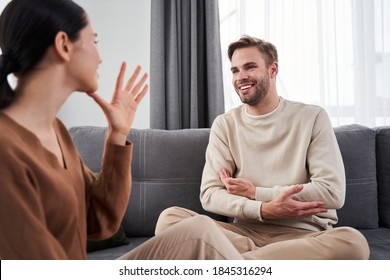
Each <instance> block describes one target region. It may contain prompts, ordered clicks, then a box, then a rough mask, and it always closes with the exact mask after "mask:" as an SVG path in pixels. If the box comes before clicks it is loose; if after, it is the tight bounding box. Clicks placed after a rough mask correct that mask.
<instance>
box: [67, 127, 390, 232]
mask: <svg viewBox="0 0 390 280" xmlns="http://www.w3.org/2000/svg"><path fill="white" fill-rule="evenodd" d="M69 131H70V133H71V135H72V137H73V139H74V142H75V144H76V146H77V147H78V150H79V152H80V155H81V157H82V158H83V160H84V162H85V164H86V165H87V166H88V167H89V168H90V169H91V170H92V171H93V172H99V171H100V164H101V157H102V150H103V144H104V138H105V133H106V128H103V127H73V128H70V129H69ZM209 132H210V130H209V129H184V130H157V129H132V131H131V132H130V134H129V137H128V139H129V140H130V141H131V142H133V143H134V148H133V160H132V167H131V168H132V175H133V188H132V193H131V198H130V203H129V206H128V208H127V211H126V214H125V218H124V220H123V224H122V225H123V227H124V229H125V231H126V234H127V235H129V236H152V235H153V234H154V225H155V223H156V221H157V219H158V216H159V214H160V213H161V211H163V210H164V209H166V208H168V207H170V206H182V207H186V208H189V209H192V210H194V211H197V212H199V213H203V214H207V215H209V216H211V217H213V218H215V219H218V220H223V221H225V220H227V218H226V217H223V216H220V215H216V214H211V213H208V212H206V211H205V210H203V208H202V206H201V204H200V201H199V187H200V180H201V175H202V171H203V165H204V162H205V151H206V147H207V143H208V138H209ZM335 134H336V138H337V141H338V143H339V146H340V150H341V154H342V157H343V161H344V166H345V172H346V184H347V190H346V199H345V204H344V206H343V207H342V208H341V209H339V210H338V211H337V213H338V216H339V223H338V225H337V226H343V225H348V226H352V227H355V228H360V229H364V228H376V227H378V225H381V226H386V227H390V127H381V128H376V129H371V128H367V127H364V126H360V125H356V124H354V125H346V126H340V127H336V128H335ZM378 202H379V205H378ZM378 209H379V212H378ZM378 213H379V214H378Z"/></svg>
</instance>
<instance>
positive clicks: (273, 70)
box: [270, 61, 279, 78]
mask: <svg viewBox="0 0 390 280" xmlns="http://www.w3.org/2000/svg"><path fill="white" fill-rule="evenodd" d="M278 71H279V65H278V63H277V62H276V61H274V62H273V63H272V64H271V66H270V76H271V78H275V77H276V75H277V74H278Z"/></svg>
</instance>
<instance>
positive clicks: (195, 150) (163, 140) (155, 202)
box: [69, 127, 227, 236]
mask: <svg viewBox="0 0 390 280" xmlns="http://www.w3.org/2000/svg"><path fill="white" fill-rule="evenodd" d="M69 131H70V133H71V135H72V137H73V139H74V142H75V144H76V146H77V148H78V150H79V152H80V155H81V157H82V158H83V160H84V163H85V164H86V165H87V166H88V167H89V168H90V169H91V170H92V171H93V172H99V171H100V163H101V158H102V150H103V144H104V137H105V133H106V129H105V128H100V127H73V128H70V129H69ZM208 138H209V129H184V130H169V131H168V130H158V129H132V130H131V132H130V134H129V136H128V139H129V140H130V141H131V142H132V143H133V144H134V147H133V159H132V166H131V170H132V182H133V184H132V191H131V196H130V202H129V206H128V208H127V210H126V214H125V217H124V219H123V222H122V226H123V227H124V230H125V232H126V234H127V235H128V236H153V235H154V229H155V224H156V222H157V219H158V216H159V215H160V213H161V212H162V211H163V210H164V209H166V208H168V207H170V206H181V207H185V208H188V209H192V210H194V211H196V212H198V213H202V214H207V215H209V216H211V217H213V218H214V219H217V220H222V221H227V218H226V217H223V216H221V215H217V214H212V213H209V212H206V211H205V210H204V209H203V208H202V206H201V203H200V199H199V188H200V181H201V177H202V172H203V166H204V163H205V151H206V147H207V143H208Z"/></svg>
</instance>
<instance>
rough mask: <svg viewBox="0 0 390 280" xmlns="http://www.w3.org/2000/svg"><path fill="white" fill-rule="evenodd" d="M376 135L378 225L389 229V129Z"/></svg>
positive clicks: (382, 130) (385, 128)
mask: <svg viewBox="0 0 390 280" xmlns="http://www.w3.org/2000/svg"><path fill="white" fill-rule="evenodd" d="M376 133H377V135H376V151H377V153H376V160H377V161H376V164H377V180H378V205H379V207H378V210H379V224H380V225H381V226H385V227H389V228H390V127H380V128H376Z"/></svg>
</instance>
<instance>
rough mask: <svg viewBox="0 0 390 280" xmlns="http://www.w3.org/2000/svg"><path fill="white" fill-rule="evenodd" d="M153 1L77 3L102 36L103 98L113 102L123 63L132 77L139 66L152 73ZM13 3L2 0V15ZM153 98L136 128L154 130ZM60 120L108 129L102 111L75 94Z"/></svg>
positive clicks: (144, 104) (142, 106)
mask: <svg viewBox="0 0 390 280" xmlns="http://www.w3.org/2000/svg"><path fill="white" fill-rule="evenodd" d="M150 1H151V0H142V1H139V0H113V1H107V0H94V1H92V0H75V2H76V3H78V4H79V5H80V6H82V7H83V8H84V9H85V10H86V11H87V13H88V14H89V16H90V18H91V21H92V25H93V27H94V29H95V30H96V32H97V33H98V41H99V44H98V47H99V50H100V54H101V56H102V60H103V63H102V64H101V65H100V67H99V76H100V78H99V90H98V92H99V94H100V95H101V96H103V98H105V99H106V100H107V101H110V100H111V96H112V92H113V89H114V86H115V81H116V76H117V74H118V72H119V67H120V64H121V62H122V61H126V62H127V66H128V67H127V70H128V71H127V72H128V74H129V75H130V74H131V73H132V70H133V69H134V67H135V66H136V65H137V64H140V65H141V66H142V68H143V70H144V71H146V72H149V69H150V67H149V62H150V55H149V54H150V5H151V4H150V3H151V2H150ZM8 2H9V0H1V3H0V12H1V11H2V10H3V8H4V7H5V5H6V4H7V3H8ZM149 104H150V96H149V93H148V94H147V95H146V96H145V98H144V99H143V100H142V103H141V104H140V106H139V108H138V111H137V115H136V118H135V120H134V123H133V127H134V128H149V127H150V116H149V115H150V114H149V111H150V106H149ZM58 117H59V118H60V119H61V120H62V121H63V122H64V123H65V125H66V126H67V127H70V126H76V125H95V126H106V125H107V122H106V118H105V116H104V114H103V112H102V111H101V109H100V107H99V106H98V105H97V104H96V103H95V102H94V101H93V99H91V98H90V97H88V96H87V95H86V94H85V93H80V92H75V93H74V94H73V95H71V97H70V98H69V99H68V100H67V102H66V103H65V105H64V106H63V108H62V109H61V111H60V112H59V114H58Z"/></svg>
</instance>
